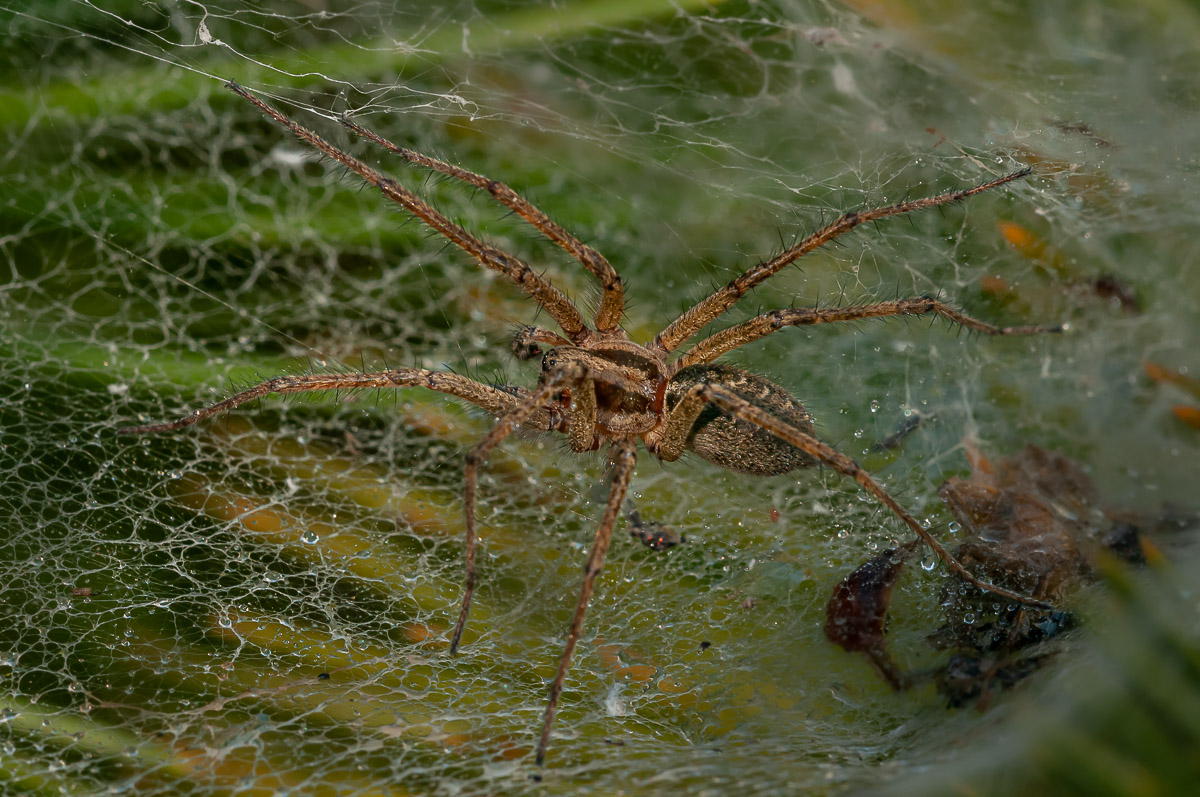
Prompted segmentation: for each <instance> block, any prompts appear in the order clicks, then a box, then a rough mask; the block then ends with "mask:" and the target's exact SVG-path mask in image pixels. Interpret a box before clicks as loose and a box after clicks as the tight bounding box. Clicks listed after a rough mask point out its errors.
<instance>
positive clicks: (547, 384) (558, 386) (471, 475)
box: [450, 361, 596, 653]
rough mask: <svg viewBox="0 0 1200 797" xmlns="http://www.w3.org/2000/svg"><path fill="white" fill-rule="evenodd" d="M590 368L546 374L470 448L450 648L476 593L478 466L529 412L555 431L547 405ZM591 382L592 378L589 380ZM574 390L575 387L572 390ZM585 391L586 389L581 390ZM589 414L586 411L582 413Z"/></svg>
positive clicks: (572, 424)
mask: <svg viewBox="0 0 1200 797" xmlns="http://www.w3.org/2000/svg"><path fill="white" fill-rule="evenodd" d="M587 381H588V376H587V369H586V368H585V367H584V366H582V365H580V364H579V363H577V362H575V361H569V362H567V363H565V364H564V365H563V366H562V367H560V368H558V369H557V370H555V371H554V372H553V373H551V374H549V375H547V378H546V379H545V380H544V381H543V382H542V384H541V385H540V386H539V387H538V388H537V389H536V390H534V391H533V392H532V393H530V394H529V395H527V396H525V397H524V398H523V399H521V400H519V401H518V403H517V404H516V405H515V406H514V407H512V408H511V409H510V410H509V411H508V412H506V413H504V414H503V415H501V416H500V417H499V418H498V419H497V420H496V425H495V426H493V427H492V429H491V431H489V432H488V433H487V436H486V437H484V438H483V439H482V440H480V441H479V442H478V443H476V444H475V446H474V447H473V448H472V449H471V450H470V451H469V452H467V464H466V469H465V470H464V471H463V495H464V502H465V504H466V518H467V529H466V550H467V576H466V585H465V587H464V589H463V599H462V606H461V607H460V608H459V610H458V621H457V622H456V623H455V624H454V633H453V635H452V636H451V637H450V652H451V653H457V652H458V646H459V643H460V642H461V641H462V635H463V629H465V628H466V625H467V615H468V614H469V613H470V611H471V598H472V596H473V595H474V594H475V541H476V537H477V534H476V532H475V522H476V518H475V516H476V499H475V495H476V486H477V484H478V481H479V466H480V465H482V464H483V463H484V462H485V461H486V460H487V458H488V454H490V453H491V451H492V449H493V448H495V447H496V446H498V445H499V444H500V443H501V442H502V441H503V440H504V438H506V437H508V436H509V435H510V434H512V432H513V431H514V430H515V429H516V428H517V427H518V426H519V425H520V424H521V423H523V422H524V421H525V419H526V418H529V417H530V416H536V415H537V414H538V413H542V414H544V415H545V416H547V418H548V419H549V420H548V428H544V427H538V428H541V429H543V431H553V430H555V429H558V428H559V426H560V423H559V420H558V418H557V417H556V415H555V414H554V413H552V412H551V411H550V410H548V409H546V405H548V404H550V402H551V400H552V399H554V398H555V397H556V396H558V395H559V394H561V393H562V392H563V390H564V389H567V388H572V387H574V386H576V385H579V384H580V383H583V382H587ZM589 384H590V382H589ZM572 392H573V393H574V392H575V391H572ZM578 392H581V393H582V392H584V391H578ZM595 398H596V393H595V390H594V389H592V390H591V399H592V404H591V422H590V423H587V424H586V425H587V432H588V442H589V444H590V443H591V437H592V429H593V428H594V426H595V417H596V409H595ZM580 414H581V415H586V412H585V413H580ZM568 416H569V417H568V422H569V429H570V432H571V433H572V434H571V436H572V439H574V438H575V437H576V435H577V434H578V432H577V428H578V427H581V426H583V425H584V424H581V423H579V421H578V420H577V419H576V417H575V414H571V413H568Z"/></svg>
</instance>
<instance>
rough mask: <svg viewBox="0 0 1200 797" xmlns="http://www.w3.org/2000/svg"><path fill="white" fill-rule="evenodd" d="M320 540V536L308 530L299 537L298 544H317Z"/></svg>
mask: <svg viewBox="0 0 1200 797" xmlns="http://www.w3.org/2000/svg"><path fill="white" fill-rule="evenodd" d="M320 539H321V535H319V534H317V533H316V532H315V531H313V530H312V529H309V530H308V531H306V532H304V533H303V534H301V535H300V542H304V543H308V544H309V545H312V544H313V543H316V542H318V541H319V540H320Z"/></svg>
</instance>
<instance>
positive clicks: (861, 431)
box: [854, 429, 865, 438]
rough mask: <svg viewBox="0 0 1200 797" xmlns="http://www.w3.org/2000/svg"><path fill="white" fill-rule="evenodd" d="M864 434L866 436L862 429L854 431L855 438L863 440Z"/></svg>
mask: <svg viewBox="0 0 1200 797" xmlns="http://www.w3.org/2000/svg"><path fill="white" fill-rule="evenodd" d="M864 434H865V432H863V430H862V429H855V430H854V436H855V437H857V438H861V437H862V436H863V435H864Z"/></svg>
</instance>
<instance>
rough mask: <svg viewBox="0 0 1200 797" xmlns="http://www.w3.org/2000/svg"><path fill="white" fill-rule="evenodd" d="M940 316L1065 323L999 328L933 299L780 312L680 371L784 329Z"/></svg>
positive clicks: (973, 323)
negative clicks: (993, 321)
mask: <svg viewBox="0 0 1200 797" xmlns="http://www.w3.org/2000/svg"><path fill="white" fill-rule="evenodd" d="M926 314H933V315H939V316H941V317H943V318H946V319H949V320H950V321H951V322H953V323H955V324H959V325H960V326H963V327H966V328H967V329H970V330H973V331H975V332H981V333H983V334H985V335H1036V334H1040V333H1043V332H1062V331H1063V326H1062V325H1061V324H1050V325H1045V326H1039V325H1034V326H1018V327H998V326H995V325H993V324H989V323H987V322H986V321H980V320H979V319H977V318H972V317H971V316H969V315H967V314H966V313H962V312H959V311H958V310H955V309H954V308H952V307H950V306H949V305H947V304H946V303H944V302H941V301H938V300H937V299H934V298H932V297H929V296H920V297H913V298H911V299H897V300H894V301H890V302H875V303H874V304H861V305H856V306H854V307H824V308H800V309H791V310H776V311H774V312H771V313H764V314H762V315H760V316H755V317H754V318H751V319H750V320H749V321H746V322H744V323H741V324H738V325H736V326H732V327H729V329H724V330H722V331H720V332H718V333H716V334H715V335H712V336H710V337H707V338H705V339H704V340H702V341H700V342H699V343H697V344H696V345H695V346H693V347H692V348H691V349H689V350H688V351H687V353H685V354H684V355H683V356H682V357H680V358H679V359H678V360H677V361H676V362H675V367H676V368H685V367H687V366H689V365H695V364H696V363H707V362H712V361H713V360H715V359H717V358H718V357H720V356H721V355H722V354H725V353H726V352H730V351H733V350H734V349H736V348H738V347H739V346H745V345H746V344H747V343H751V342H753V341H756V340H758V339H759V338H765V337H766V336H767V335H770V334H771V333H772V332H777V331H778V330H780V329H783V328H784V327H799V326H807V325H810V324H834V323H838V322H841V321H859V320H861V319H864V318H886V317H888V316H898V315H926Z"/></svg>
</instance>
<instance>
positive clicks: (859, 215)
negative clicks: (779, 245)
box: [651, 167, 1033, 352]
mask: <svg viewBox="0 0 1200 797" xmlns="http://www.w3.org/2000/svg"><path fill="white" fill-rule="evenodd" d="M1032 171H1033V169H1031V168H1029V167H1026V168H1024V169H1021V170H1019V171H1015V172H1013V173H1011V174H1006V175H1004V176H1003V177H997V178H996V179H995V180H989V181H988V182H986V183H981V184H979V185H977V186H974V187H972V188H963V189H959V190H957V191H948V192H947V193H944V194H938V195H937V196H931V197H925V198H923V199H912V200H908V201H905V202H898V203H896V204H894V205H887V206H885V207H881V208H872V209H870V210H861V211H851V212H849V213H843V214H842V215H841V216H839V217H838V218H837V219H835V220H834V221H832V222H831V223H829V224H827V225H825V226H824V227H822V228H821V229H819V230H817V231H816V232H815V233H813V234H812V235H809V236H808V237H806V238H805V239H804V240H802V241H800V243H798V244H796V245H795V246H793V247H791V248H789V249H786V250H784V251H783V252H781V253H779V254H778V255H776V256H775V257H773V258H771V259H770V260H768V261H767V262H765V263H760V264H759V265H757V266H755V267H753V268H751V269H748V270H747V271H745V272H744V273H742V274H741V276H739V277H737V278H736V279H734V280H733V281H732V282H730V283H729V284H728V285H726V286H725V287H723V288H720V289H718V290H717V291H716V292H714V293H713V294H712V295H710V296H709V297H708V298H707V299H703V300H702V301H700V302H697V303H696V304H695V305H693V306H692V307H691V308H689V309H688V310H686V311H684V313H683V315H681V316H679V317H678V318H676V319H675V320H674V321H672V322H671V323H670V324H668V325H667V327H666V328H665V329H664V330H663V331H662V332H659V333H658V335H657V337H655V338H654V342H653V343H652V344H651V346H652V347H654V348H657V349H658V350H659V351H663V352H670V351H674V350H675V349H677V348H678V347H679V345H680V344H682V343H683V342H684V341H685V340H687V339H688V338H690V337H691V336H692V335H695V334H696V333H697V332H699V331H700V330H701V328H703V327H704V326H706V325H707V324H709V323H710V322H712V321H715V320H716V319H717V318H719V317H720V316H721V314H722V313H724V312H725V311H726V310H728V309H729V308H730V307H732V306H733V305H734V303H735V302H737V300H738V299H741V298H742V297H743V296H745V295H746V293H747V292H748V291H749V290H750V289H751V288H753V287H755V286H756V285H758V284H759V283H761V282H763V281H764V280H766V279H767V278H769V277H771V276H772V275H774V274H776V273H777V272H779V271H780V270H781V269H782V268H784V267H785V266H787V265H788V264H790V263H792V262H794V261H796V260H797V259H799V258H801V257H803V256H804V255H806V254H808V253H809V252H811V251H813V250H814V249H818V248H820V247H822V246H824V245H825V244H827V243H829V242H830V241H832V240H833V239H834V238H837V237H838V236H839V235H842V234H843V233H847V232H849V231H850V230H852V229H854V228H855V227H857V226H858V225H860V224H864V223H866V222H869V221H877V220H879V219H884V218H887V217H888V216H898V215H900V214H903V213H912V212H913V211H915V210H921V209H923V208H932V207H936V206H938V205H945V204H947V203H949V202H958V201H960V200H963V199H966V198H967V197H969V196H972V195H974V194H978V193H981V192H983V191H988V190H990V189H992V188H997V187H999V186H1002V185H1004V184H1005V183H1011V182H1012V181H1013V180H1018V179H1020V178H1022V177H1025V176H1027V175H1028V174H1030V173H1031V172H1032Z"/></svg>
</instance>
